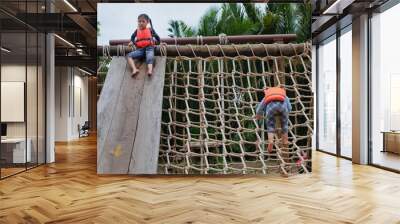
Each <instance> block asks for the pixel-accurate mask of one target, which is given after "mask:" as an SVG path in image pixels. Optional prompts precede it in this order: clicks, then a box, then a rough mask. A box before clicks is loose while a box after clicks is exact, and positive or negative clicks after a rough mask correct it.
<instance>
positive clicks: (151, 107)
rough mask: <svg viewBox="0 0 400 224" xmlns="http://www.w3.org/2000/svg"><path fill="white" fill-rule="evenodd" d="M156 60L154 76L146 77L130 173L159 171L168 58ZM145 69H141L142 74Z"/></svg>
mask: <svg viewBox="0 0 400 224" xmlns="http://www.w3.org/2000/svg"><path fill="white" fill-rule="evenodd" d="M155 62H156V66H155V68H154V71H153V76H152V77H146V79H145V84H144V89H143V96H142V102H141V104H140V112H139V121H138V129H137V132H136V138H135V143H134V147H133V152H132V157H131V162H130V166H129V173H130V174H156V173H157V165H158V164H157V163H158V153H159V147H160V131H161V111H162V98H163V89H164V75H165V63H166V58H165V57H155ZM145 71H146V70H143V69H142V70H140V74H142V73H143V74H144V73H145Z"/></svg>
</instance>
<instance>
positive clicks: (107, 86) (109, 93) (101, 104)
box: [97, 57, 127, 173]
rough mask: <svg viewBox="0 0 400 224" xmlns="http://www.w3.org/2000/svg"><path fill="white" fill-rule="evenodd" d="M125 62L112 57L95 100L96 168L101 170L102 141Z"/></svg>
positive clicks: (114, 103) (107, 128)
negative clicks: (99, 92)
mask: <svg viewBox="0 0 400 224" xmlns="http://www.w3.org/2000/svg"><path fill="white" fill-rule="evenodd" d="M126 66H127V63H126V59H125V58H124V57H113V59H112V61H111V64H110V68H109V70H108V75H107V76H106V79H105V81H104V86H103V89H102V91H101V95H100V98H99V100H98V102H97V127H99V128H98V130H97V169H98V172H99V173H102V170H103V167H104V166H103V161H104V153H105V150H104V141H105V138H106V134H107V133H108V130H109V127H110V123H111V119H112V116H113V113H114V108H115V105H116V103H117V99H118V95H119V90H120V89H121V88H120V87H121V85H122V81H123V77H124V73H125V69H126Z"/></svg>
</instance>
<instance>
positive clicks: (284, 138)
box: [282, 133, 289, 163]
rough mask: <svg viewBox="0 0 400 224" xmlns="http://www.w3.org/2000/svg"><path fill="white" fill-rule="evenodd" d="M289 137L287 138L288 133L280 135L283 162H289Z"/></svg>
mask: <svg viewBox="0 0 400 224" xmlns="http://www.w3.org/2000/svg"><path fill="white" fill-rule="evenodd" d="M288 139H289V137H288V133H283V134H282V145H283V150H282V151H284V152H285V154H284V157H283V158H284V160H285V162H287V163H288V162H289V154H288V152H289V149H288V147H289V140H288Z"/></svg>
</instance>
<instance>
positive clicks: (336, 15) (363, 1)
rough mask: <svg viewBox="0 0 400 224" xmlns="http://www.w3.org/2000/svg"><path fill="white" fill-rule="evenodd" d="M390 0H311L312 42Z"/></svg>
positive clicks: (317, 41)
mask: <svg viewBox="0 0 400 224" xmlns="http://www.w3.org/2000/svg"><path fill="white" fill-rule="evenodd" d="M389 1H391V0H313V1H312V9H313V12H312V15H313V16H312V25H311V26H312V28H311V30H312V37H313V43H319V42H320V41H322V40H324V39H326V38H328V37H329V36H331V35H333V34H334V33H336V31H337V30H340V29H343V28H344V27H346V26H348V25H349V24H351V23H352V20H353V18H354V17H358V16H359V15H361V14H364V13H368V12H376V9H378V8H379V7H381V6H382V5H384V4H385V3H387V2H389Z"/></svg>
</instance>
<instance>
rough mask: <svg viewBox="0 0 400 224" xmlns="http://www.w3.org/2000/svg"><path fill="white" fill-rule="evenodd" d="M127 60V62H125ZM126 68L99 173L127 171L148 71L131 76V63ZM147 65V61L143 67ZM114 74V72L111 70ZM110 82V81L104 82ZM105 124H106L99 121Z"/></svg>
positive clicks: (107, 134) (122, 172) (124, 172)
mask: <svg viewBox="0 0 400 224" xmlns="http://www.w3.org/2000/svg"><path fill="white" fill-rule="evenodd" d="M125 63H126V62H125ZM122 68H124V70H125V71H124V78H123V81H122V85H121V87H120V88H118V87H114V88H117V89H118V90H119V93H118V97H117V100H116V104H115V106H114V108H108V109H110V110H113V111H114V112H113V115H112V117H111V123H110V127H109V130H108V132H107V133H106V138H105V140H104V146H103V151H104V152H103V154H102V158H101V163H100V167H99V170H98V173H102V174H127V173H128V168H129V162H130V157H131V154H132V148H133V143H134V139H135V135H136V127H137V121H138V115H139V105H140V102H141V98H142V92H143V84H144V78H145V74H144V73H141V74H139V75H137V76H136V77H135V78H132V77H131V69H130V68H129V66H122ZM140 69H141V70H144V69H145V65H142V66H141V67H140ZM111 75H112V74H111ZM105 84H106V85H108V83H105ZM99 125H101V126H103V124H99Z"/></svg>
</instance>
